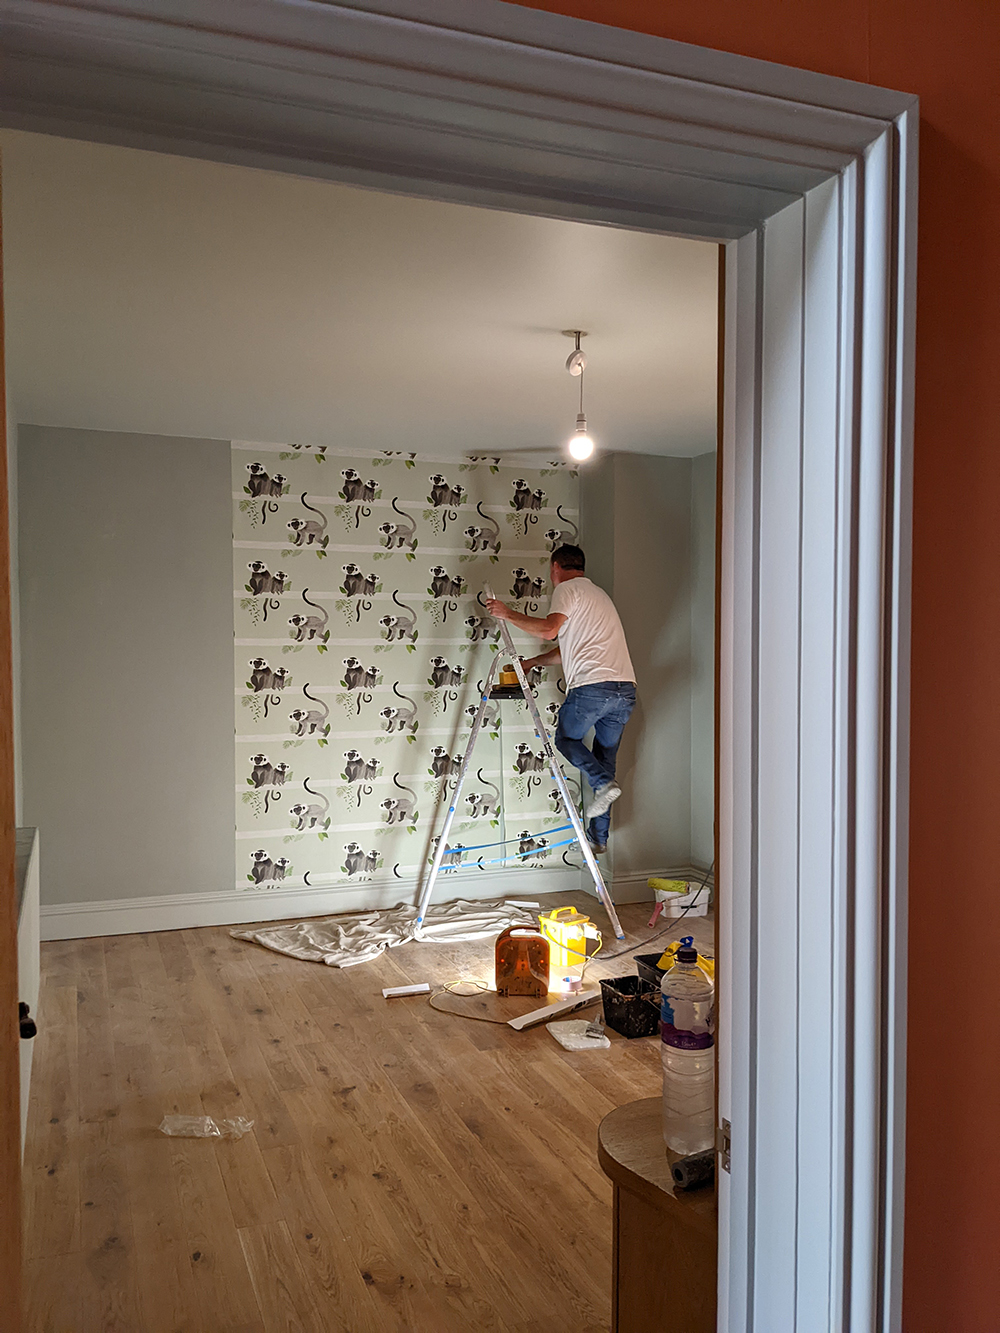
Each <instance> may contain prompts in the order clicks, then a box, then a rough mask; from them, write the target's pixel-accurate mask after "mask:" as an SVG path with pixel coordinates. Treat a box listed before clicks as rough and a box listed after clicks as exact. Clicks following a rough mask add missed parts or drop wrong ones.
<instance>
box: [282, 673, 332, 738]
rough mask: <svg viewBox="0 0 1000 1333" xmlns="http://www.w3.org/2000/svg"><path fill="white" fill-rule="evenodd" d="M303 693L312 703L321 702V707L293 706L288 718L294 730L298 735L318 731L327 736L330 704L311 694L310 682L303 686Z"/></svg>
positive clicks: (312, 733)
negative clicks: (306, 708)
mask: <svg viewBox="0 0 1000 1333" xmlns="http://www.w3.org/2000/svg"><path fill="white" fill-rule="evenodd" d="M302 693H303V694H304V695H305V696H306V698H307V699H308V700H309V701H310V702H311V703H314V704H319V705H320V708H310V709H309V710H308V711H306V710H305V709H302V708H293V709H292V711H291V712H290V713H289V714H288V719H289V721H290V722H291V723H292V730H293V731H294V733H295V735H296V736H312V735H314V734H315V733H316V732H317V731H318V732H319V733H320V735H322V736H325V735H326V734H327V732H328V731H329V730H330V727H329V725H328V723H327V718H328V717H329V716H330V706H329V704H327V703H325V702H324V701H323V700H322V699H317V698H316V696H315V695H312V694H310V693H309V686H308V684H306V685H303V686H302ZM320 710H322V711H320Z"/></svg>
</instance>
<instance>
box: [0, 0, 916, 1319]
mask: <svg viewBox="0 0 1000 1333" xmlns="http://www.w3.org/2000/svg"><path fill="white" fill-rule="evenodd" d="M0 41H2V42H3V45H4V50H5V56H4V67H3V71H2V75H0V124H3V125H5V126H9V127H16V128H22V129H27V130H34V131H40V132H44V133H51V134H59V135H65V136H68V137H75V138H83V139H90V140H96V141H101V142H107V143H114V144H124V145H129V146H134V147H139V148H147V149H153V150H157V151H163V152H171V153H180V154H184V155H187V156H200V157H205V158H210V159H213V160H218V161H223V162H233V163H241V164H245V165H250V166H257V167H266V168H271V169H274V170H281V171H291V172H295V173H297V174H300V175H312V176H320V177H326V178H329V179H332V180H337V181H341V182H346V183H349V184H355V185H359V186H364V187H370V188H376V189H382V190H390V191H395V192H400V193H406V194H412V195H419V196H429V197H433V198H437V199H450V200H454V201H455V202H459V203H464V204H472V205H478V206H485V207H491V208H501V209H510V210H514V211H518V212H525V213H537V214H544V215H548V216H554V217H568V218H573V219H577V220H581V221H590V222H596V223H603V224H607V225H613V226H621V227H632V228H638V229H641V230H645V231H652V232H665V233H670V234H674V235H685V236H695V237H700V238H703V239H706V240H713V241H718V242H720V243H722V244H724V245H725V246H726V321H725V324H726V340H727V346H726V352H727V355H726V363H725V376H726V393H725V407H724V423H723V425H724V430H723V458H722V466H723V475H722V490H723V524H722V528H723V530H722V570H721V589H722V591H721V607H722V614H721V624H722V633H721V643H720V653H721V681H722V691H721V701H720V703H721V708H720V810H719V821H720V852H719V858H720V865H719V875H718V880H719V884H720V895H719V898H720V920H719V931H720V965H719V966H720V1011H721V1014H722V1017H723V1024H722V1030H723V1032H729V1033H730V1034H732V1040H731V1041H730V1042H729V1044H728V1046H727V1045H725V1044H723V1046H722V1047H721V1048H720V1112H721V1114H722V1115H725V1116H726V1118H727V1119H729V1120H731V1121H732V1125H733V1155H732V1173H731V1174H729V1175H727V1174H725V1173H720V1270H719V1274H720V1287H719V1294H720V1305H719V1309H720V1315H719V1328H720V1329H724V1330H726V1333H746V1331H747V1330H756V1331H757V1333H768V1331H769V1330H771V1329H774V1328H779V1327H780V1328H782V1329H788V1330H792V1329H796V1328H797V1329H800V1330H802V1333H805V1330H811V1329H814V1328H818V1327H840V1328H845V1329H846V1328H850V1329H857V1330H862V1329H864V1330H866V1331H867V1330H869V1329H878V1330H880V1331H888V1330H898V1329H899V1327H900V1286H901V1264H902V1254H901V1236H902V1202H903V1155H902V1154H903V1113H904V1102H903V1080H904V1073H905V1071H904V1050H905V1046H904V1040H903V1025H904V1022H905V981H906V977H905V915H906V912H905V905H906V850H907V819H906V816H907V755H908V739H907V736H908V637H909V577H910V573H909V571H910V508H911V505H910V491H911V454H912V400H913V374H914V362H913V328H914V307H915V239H916V142H917V138H916V136H917V115H918V113H917V99H916V98H915V97H912V96H909V95H905V94H900V93H895V92H890V91H887V90H884V89H879V88H873V87H869V86H867V85H861V84H855V83H849V82H847V81H844V80H838V79H832V78H828V77H826V76H821V75H817V74H812V73H808V72H804V71H801V70H793V69H788V68H785V67H783V66H778V65H773V64H768V63H766V62H763V61H754V60H748V59H745V58H742V57H738V56H733V55H729V54H726V53H722V52H716V51H709V50H704V49H701V48H697V47H692V46H687V45H685V44H682V43H677V42H670V41H666V40H663V39H659V38H653V37H647V36H643V35H640V34H636V33H629V32H623V31H620V30H618V29H614V28H610V27H605V26H602V25H598V24H591V23H585V22H581V21H578V20H572V19H566V18H562V17H559V16H556V15H552V14H548V13H544V12H538V11H532V10H527V9H523V8H518V7H516V6H508V5H504V4H502V3H497V2H495V0H353V2H352V3H351V4H345V5H338V4H327V3H315V2H314V0H243V3H241V4H240V5H239V6H233V5H231V4H228V3H226V0H165V2H163V0H116V4H115V9H114V12H113V13H111V12H108V11H107V10H106V9H104V8H102V7H101V6H100V5H99V4H98V3H89V2H88V0H69V2H68V3H46V2H45V0H7V4H6V5H5V7H4V12H3V15H2V16H0ZM755 1237H767V1239H768V1244H767V1245H763V1244H760V1243H756V1244H755Z"/></svg>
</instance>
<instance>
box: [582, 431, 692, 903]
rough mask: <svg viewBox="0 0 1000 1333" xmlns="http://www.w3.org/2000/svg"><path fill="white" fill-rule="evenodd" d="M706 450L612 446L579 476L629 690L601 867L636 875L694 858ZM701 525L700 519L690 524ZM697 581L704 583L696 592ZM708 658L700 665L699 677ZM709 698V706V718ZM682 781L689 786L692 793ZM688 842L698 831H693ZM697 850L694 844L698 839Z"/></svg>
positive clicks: (588, 542) (590, 553)
mask: <svg viewBox="0 0 1000 1333" xmlns="http://www.w3.org/2000/svg"><path fill="white" fill-rule="evenodd" d="M709 470H710V472H711V475H712V476H714V461H713V456H711V455H709V456H706V458H705V459H704V460H702V459H689V458H659V457H653V456H649V455H640V454H615V455H612V456H610V457H608V458H606V459H604V460H602V461H601V463H600V465H599V466H598V468H595V469H594V470H593V471H592V472H588V473H585V474H583V475H582V476H581V530H582V533H583V541H584V546H585V549H586V551H587V558H588V573H589V574H590V576H591V577H592V578H593V579H594V581H595V582H596V583H599V584H600V585H601V586H602V587H603V588H605V589H606V591H607V592H608V593H609V594H610V595H611V596H612V598H613V599H614V601H615V605H616V606H617V608H618V612H619V615H620V616H621V618H622V624H623V625H624V627H625V633H626V636H627V638H628V644H629V653H630V655H631V658H632V664H633V666H634V667H635V673H636V684H637V693H638V700H637V704H636V709H635V712H634V713H633V715H632V720H631V722H630V723H629V726H628V727H627V728H626V731H625V735H624V737H623V740H622V746H621V750H620V752H619V760H618V771H619V775H620V777H621V778H622V787H623V796H622V798H621V800H620V801H619V802H618V803H617V805H616V807H615V816H614V818H613V822H612V827H613V829H614V830H615V833H614V837H613V839H612V858H613V875H614V878H615V881H616V882H617V881H619V880H621V879H622V878H623V877H624V878H628V877H629V876H635V877H636V878H642V877H643V876H644V875H645V874H647V873H649V872H651V871H654V870H657V869H661V868H663V867H665V866H670V865H682V864H687V863H688V862H689V861H691V860H692V859H693V858H694V859H697V856H696V848H695V845H694V844H695V837H694V833H693V825H694V824H695V823H697V824H698V826H699V828H701V827H703V826H704V825H705V824H706V823H707V824H708V826H709V827H711V824H712V820H713V811H712V809H711V802H712V801H713V792H712V789H711V785H709V788H708V794H707V800H708V801H709V809H708V810H707V811H701V810H699V811H698V819H697V820H695V818H694V815H695V811H694V808H693V807H694V804H695V802H697V803H698V804H699V805H701V804H703V803H704V801H705V799H706V797H705V792H704V784H703V783H694V784H693V777H694V775H695V773H696V772H697V773H701V772H702V770H703V769H704V767H705V757H704V754H702V751H704V750H705V747H706V746H707V748H708V756H709V757H708V761H707V762H708V764H709V765H711V764H712V763H713V760H712V758H711V755H712V751H713V744H712V738H711V735H708V736H706V735H705V734H704V725H703V723H704V708H703V707H702V706H699V702H700V701H699V696H700V693H702V692H703V689H702V687H703V684H704V678H705V661H704V659H705V654H706V639H707V642H708V658H709V661H711V659H712V651H711V639H712V636H713V634H714V573H713V572H712V570H707V569H706V568H705V556H706V552H708V553H711V555H712V557H713V565H714V522H715V511H714V492H713V498H712V504H711V507H710V509H709V510H708V511H706V509H705V505H704V503H703V502H702V500H703V494H704V493H705V491H706V488H705V486H704V485H703V484H700V483H701V481H702V480H703V475H708V473H709ZM702 529H705V531H702ZM706 581H707V585H709V586H710V587H711V589H712V590H713V591H712V595H711V597H710V598H708V599H706V598H705V596H704V595H703V593H704V589H705V586H706ZM712 674H713V673H712V672H711V669H709V671H708V677H709V680H710V681H711V677H712ZM711 711H712V710H711V705H710V706H709V717H710V718H711ZM693 786H695V787H696V788H697V794H696V796H695V798H694V801H693V798H692V789H693ZM699 842H704V838H703V837H700V838H699ZM698 850H700V851H701V855H703V854H704V852H703V849H700V848H699V849H698Z"/></svg>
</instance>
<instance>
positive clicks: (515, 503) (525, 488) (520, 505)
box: [510, 477, 531, 511]
mask: <svg viewBox="0 0 1000 1333" xmlns="http://www.w3.org/2000/svg"><path fill="white" fill-rule="evenodd" d="M511 485H512V486H513V487H514V495H513V498H512V499H511V502H510V503H511V506H512V508H514V509H515V510H518V511H520V510H522V509H527V508H529V507H530V504H531V487H530V486H529V485H528V483H527V482H526V481H525V480H524V478H523V477H518V479H517V481H514V482H511Z"/></svg>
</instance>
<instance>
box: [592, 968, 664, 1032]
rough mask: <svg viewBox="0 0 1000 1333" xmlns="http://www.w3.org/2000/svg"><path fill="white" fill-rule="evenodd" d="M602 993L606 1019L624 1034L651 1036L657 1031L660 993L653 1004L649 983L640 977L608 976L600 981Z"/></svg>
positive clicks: (658, 1026) (658, 1028) (611, 1025)
mask: <svg viewBox="0 0 1000 1333" xmlns="http://www.w3.org/2000/svg"><path fill="white" fill-rule="evenodd" d="M601 995H602V997H603V999H604V1021H605V1023H606V1024H607V1025H608V1027H609V1028H614V1030H615V1031H616V1032H620V1033H621V1035H622V1036H623V1037H652V1036H654V1035H655V1034H656V1033H657V1032H659V1030H660V1005H659V996H658V995H657V996H656V1003H655V1004H652V1003H651V1002H650V999H651V998H652V995H651V991H650V987H649V985H648V984H647V983H646V982H644V981H643V980H642V979H641V978H640V977H611V978H610V979H609V980H607V981H602V982H601ZM647 996H650V999H647V998H646V997H647Z"/></svg>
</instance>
